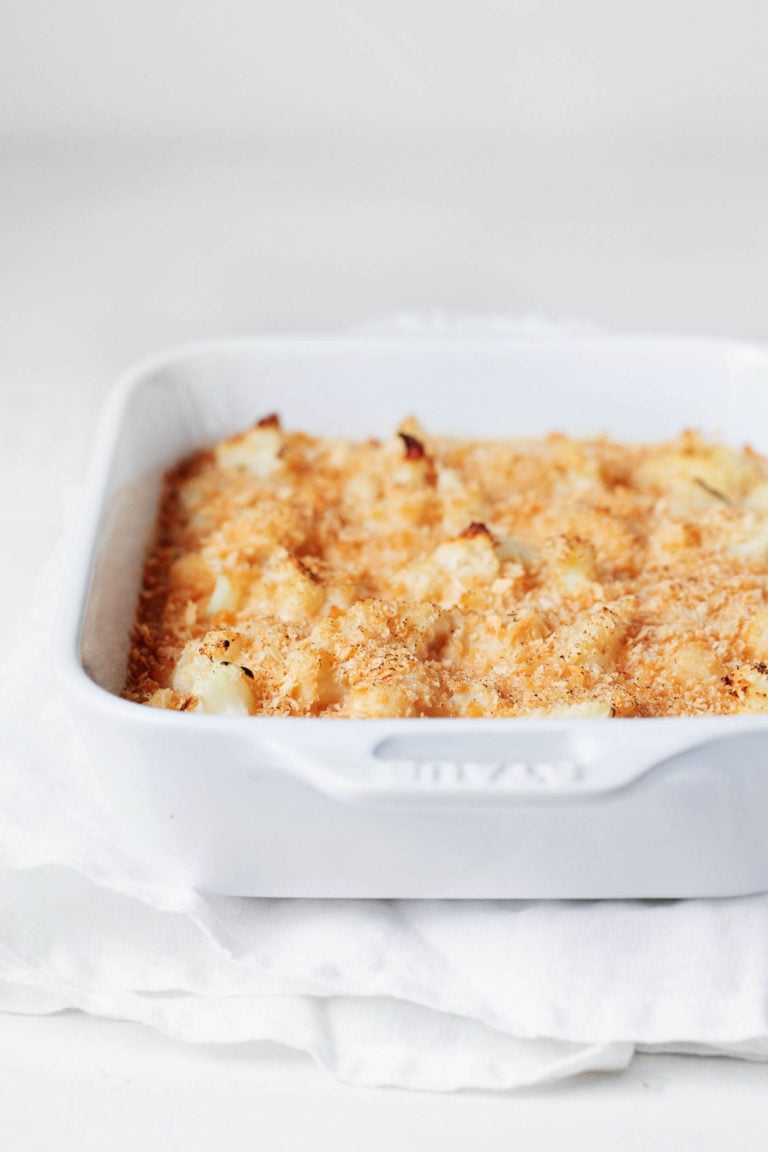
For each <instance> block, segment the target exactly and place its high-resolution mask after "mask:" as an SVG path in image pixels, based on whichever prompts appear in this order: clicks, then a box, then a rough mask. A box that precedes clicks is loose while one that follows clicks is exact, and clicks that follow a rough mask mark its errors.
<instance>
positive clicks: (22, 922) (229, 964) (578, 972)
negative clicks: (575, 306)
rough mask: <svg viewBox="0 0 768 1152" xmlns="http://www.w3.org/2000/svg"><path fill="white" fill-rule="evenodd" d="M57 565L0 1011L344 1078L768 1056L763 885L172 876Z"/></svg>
mask: <svg viewBox="0 0 768 1152" xmlns="http://www.w3.org/2000/svg"><path fill="white" fill-rule="evenodd" d="M406 327H407V325H406ZM502 331H503V333H504V334H508V328H506V327H504V326H502ZM38 463H39V458H38ZM59 564H60V561H59V560H54V561H52V562H51V567H50V569H49V571H48V572H47V573H46V574H45V575H44V576H43V578H42V579H41V583H40V588H39V591H38V594H37V595H36V596H35V605H36V607H35V610H34V614H33V615H32V617H31V618H28V619H25V620H24V621H23V622H22V624H23V626H22V627H21V629H20V632H19V636H18V638H17V639H16V641H15V642H14V643H13V645H12V646H11V649H10V658H9V659H8V660H7V661H6V662H5V665H4V666H3V668H2V669H0V1009H4V1010H5V1011H9V1012H25V1013H50V1012H56V1011H58V1010H61V1009H64V1008H79V1009H81V1010H83V1011H85V1012H90V1013H93V1014H97V1015H103V1016H109V1017H114V1018H119V1019H126V1020H135V1021H141V1022H143V1023H145V1024H147V1025H149V1026H150V1027H153V1028H156V1029H158V1030H160V1031H162V1032H164V1033H166V1034H167V1035H169V1036H173V1037H176V1038H178V1039H181V1040H185V1041H190V1042H196V1043H202V1042H214V1041H215V1042H218V1043H227V1042H229V1043H236V1042H239V1041H253V1040H259V1039H265V1040H272V1041H278V1042H281V1043H283V1044H286V1045H290V1046H292V1047H294V1048H297V1049H301V1050H304V1051H306V1052H308V1053H310V1054H311V1055H312V1056H313V1057H314V1058H315V1060H316V1061H317V1062H318V1063H319V1064H320V1065H322V1066H323V1067H324V1068H326V1069H328V1070H329V1071H330V1072H331V1073H332V1074H333V1075H335V1076H337V1077H338V1078H339V1079H341V1080H345V1081H348V1082H352V1083H357V1084H366V1085H397V1086H400V1087H406V1088H419V1089H432V1090H451V1089H457V1088H472V1087H474V1088H483V1089H503V1088H509V1087H512V1086H517V1085H524V1084H532V1083H538V1082H544V1081H548V1080H554V1079H557V1078H559V1077H564V1076H567V1075H572V1074H574V1073H577V1072H580V1071H585V1070H589V1069H620V1068H622V1067H624V1066H626V1065H627V1064H628V1063H629V1061H630V1060H631V1059H632V1055H633V1053H634V1052H635V1051H637V1050H641V1049H642V1050H648V1049H654V1050H665V1051H681V1050H684V1051H693V1052H702V1053H727V1054H731V1055H734V1056H741V1057H745V1058H754V1059H759V1058H766V1057H768V896H757V897H750V898H745V899H739V900H719V901H686V902H613V903H599V902H594V903H590V902H579V903H544V902H502V901H493V902H480V901H478V902H469V903H452V902H449V901H439V902H438V901H416V902H409V901H370V902H366V901H359V900H356V901H306V900H301V901H291V900H245V899H234V898H232V899H229V898H223V897H204V896H200V895H198V894H196V893H194V892H192V891H186V890H183V889H178V888H174V887H170V886H168V885H166V884H164V883H163V882H162V881H161V880H160V879H159V878H158V877H156V876H154V875H152V874H151V872H149V871H148V870H147V868H146V867H145V866H143V865H142V864H141V863H140V862H139V861H138V860H136V859H135V858H134V857H133V855H132V854H131V852H130V851H129V849H128V848H127V847H126V846H125V845H124V844H123V843H122V842H121V839H120V837H119V835H118V833H117V831H116V829H115V828H114V826H113V822H112V818H111V815H110V811H109V809H108V807H107V805H106V802H105V801H104V800H103V799H102V796H101V793H100V791H99V788H98V786H97V784H96V782H95V780H94V778H93V776H92V772H91V767H90V765H89V762H88V759H87V756H86V755H85V753H84V751H83V749H82V747H81V744H80V742H79V739H78V737H77V734H76V732H75V730H74V728H73V725H72V722H71V720H70V718H69V716H68V714H67V710H66V707H65V705H64V704H63V702H62V700H61V699H60V697H59V695H58V692H57V688H56V683H55V671H54V670H52V669H51V667H50V642H49V641H50V636H51V632H52V629H53V627H54V619H55V612H56V604H55V601H56V590H57V586H58V573H59Z"/></svg>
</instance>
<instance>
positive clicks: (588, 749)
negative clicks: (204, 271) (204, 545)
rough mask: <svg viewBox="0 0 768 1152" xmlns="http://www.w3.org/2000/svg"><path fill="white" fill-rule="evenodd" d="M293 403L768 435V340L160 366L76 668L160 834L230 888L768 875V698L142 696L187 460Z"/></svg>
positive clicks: (351, 352)
mask: <svg viewBox="0 0 768 1152" xmlns="http://www.w3.org/2000/svg"><path fill="white" fill-rule="evenodd" d="M272 410H278V411H280V413H281V414H282V416H283V418H284V420H285V422H286V423H287V425H288V426H289V427H290V426H293V427H297V428H302V429H306V430H308V431H312V432H317V433H334V434H337V435H351V436H368V435H382V434H386V433H389V432H390V431H391V430H392V429H393V428H394V427H395V426H396V425H397V424H398V423H399V422H400V420H401V419H402V418H403V417H404V416H406V415H408V414H411V413H412V414H415V415H416V416H417V417H418V418H419V419H420V420H421V421H422V422H423V423H424V424H425V425H426V426H427V427H428V428H429V429H431V430H434V431H436V432H440V433H449V434H450V433H453V434H461V435H464V436H473V435H476V436H483V435H489V434H493V435H506V434H509V435H520V434H533V435H536V434H542V433H545V432H547V431H549V430H551V429H553V428H559V429H562V430H563V431H566V432H568V433H570V434H573V435H587V434H593V433H598V432H602V431H605V432H608V433H610V434H611V435H613V436H615V437H618V438H624V439H644V438H651V439H652V438H660V437H665V436H671V435H674V434H676V433H678V432H679V431H680V430H681V429H682V428H684V427H690V426H695V427H697V428H699V429H701V430H702V431H704V432H705V433H708V434H713V435H721V436H723V437H725V438H726V439H727V440H730V441H734V442H737V443H740V442H742V441H744V440H748V441H750V442H751V443H752V444H753V445H754V446H755V447H756V448H758V449H761V450H762V451H768V353H766V352H765V351H763V350H761V349H759V348H753V347H745V346H740V345H733V344H728V343H724V342H712V341H688V340H668V339H663V340H661V339H653V340H648V339H639V338H621V339H619V338H598V339H595V338H590V339H587V340H583V339H579V340H573V339H565V340H562V341H552V340H541V339H540V340H536V339H532V340H525V341H516V342H509V341H505V340H493V341H478V340H465V339H453V340H447V341H440V342H435V341H423V340H412V339H411V340H406V341H375V342H374V341H370V340H355V339H327V338H312V339H296V338H291V339H261V340H252V341H237V342H228V343H222V344H213V345H201V346H198V347H192V348H188V349H182V350H180V351H176V352H172V353H169V354H168V355H166V356H163V357H161V358H158V359H156V360H154V361H152V362H151V363H148V364H145V365H142V366H141V367H139V368H138V369H136V370H135V371H134V372H132V373H131V375H130V376H129V377H128V378H127V379H126V380H124V381H123V383H122V384H121V385H120V387H119V388H118V389H117V391H116V393H115V395H114V397H113V399H112V401H111V403H110V405H109V408H108V411H107V413H106V416H105V419H104V422H103V426H102V429H101V433H100V438H99V443H98V450H97V454H96V459H95V462H94V466H93V470H92V472H91V477H90V488H89V491H88V495H87V500H86V508H85V527H84V532H83V538H82V542H81V548H80V550H79V552H78V554H77V555H76V556H75V557H74V571H73V586H72V591H71V595H70V596H68V597H67V611H66V615H65V621H64V632H63V638H64V647H65V651H64V664H65V667H64V680H65V683H66V686H67V688H68V690H69V693H70V698H71V702H72V707H73V709H74V711H75V713H76V715H77V718H78V720H79V724H80V727H81V730H82V734H83V736H84V738H85V741H86V743H87V745H88V746H89V748H90V750H91V752H92V756H93V763H94V767H95V769H96V771H97V772H98V774H99V776H100V778H101V780H102V781H103V785H104V787H105V789H106V791H107V793H108V794H109V795H110V796H111V798H112V801H113V804H114V809H115V813H116V815H117V817H118V818H119V819H120V820H121V821H122V823H123V824H124V827H125V830H126V832H127V833H128V835H129V836H130V837H131V839H132V842H133V844H134V845H135V848H136V851H137V853H139V854H141V856H142V857H143V858H145V859H146V860H147V861H148V862H149V863H150V864H152V865H153V866H154V867H155V868H156V869H157V871H158V873H159V874H161V875H162V876H164V877H166V878H167V879H169V880H171V881H176V882H179V883H182V884H187V885H193V886H195V887H197V888H200V889H203V890H207V891H213V892H224V893H232V894H244V895H260V896H380V897H382V896H383V897H436V896H438V897H609V896H623V897H630V896H645V897H665V896H672V897H675V896H695V895H709V896H713V895H726V894H735V893H743V892H752V891H756V890H760V889H764V888H768V835H767V834H766V825H767V824H768V718H762V717H759V716H756V717H749V716H745V717H711V718H687V719H664V720H647V719H636V720H626V719H624V720H620V719H615V720H570V721H563V720H546V719H536V720H533V719H531V720H447V721H446V720H435V719H429V720H367V721H352V720H310V719H282V718H280V719H275V718H253V719H242V718H234V719H232V718H224V717H216V716H204V715H194V714H189V713H183V714H182V713H175V712H166V711H161V710H156V709H152V708H147V707H143V706H141V705H137V704H132V703H128V702H127V701H124V700H121V699H120V698H119V697H118V696H117V695H116V693H117V692H118V691H119V689H120V687H121V684H122V680H123V674H124V669H125V661H126V654H127V644H128V636H129V630H130V626H131V622H132V619H133V615H134V608H135V601H136V596H137V592H138V587H139V582H140V576H141V567H142V561H143V556H144V550H145V547H146V545H147V542H148V539H149V537H150V534H151V532H152V528H153V524H154V518H155V511H156V504H157V497H158V493H159V486H160V482H161V478H162V473H163V471H164V469H165V468H166V467H168V466H169V465H170V464H171V463H173V462H174V461H176V460H177V459H178V458H179V457H180V456H182V455H183V454H185V453H187V452H189V451H190V450H191V449H194V448H197V447H199V446H201V445H204V444H206V443H210V442H211V441H214V440H216V439H218V438H220V437H222V436H224V435H225V434H228V433H230V432H233V431H235V430H238V429H240V428H242V427H244V426H246V425H247V424H249V423H250V422H252V421H253V420H254V419H256V418H257V417H259V416H261V415H263V414H264V413H266V412H269V411H272Z"/></svg>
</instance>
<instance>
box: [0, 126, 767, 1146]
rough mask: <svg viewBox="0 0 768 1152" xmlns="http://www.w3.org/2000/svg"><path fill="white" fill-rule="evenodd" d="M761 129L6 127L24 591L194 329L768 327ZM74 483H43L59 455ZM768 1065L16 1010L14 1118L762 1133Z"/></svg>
mask: <svg viewBox="0 0 768 1152" xmlns="http://www.w3.org/2000/svg"><path fill="white" fill-rule="evenodd" d="M766 203H768V153H767V152H766V150H765V149H762V150H761V149H760V148H757V147H753V146H751V145H750V144H749V142H744V143H743V144H741V145H738V146H737V145H734V144H731V145H729V146H728V147H722V148H721V147H715V146H713V145H712V144H709V145H705V144H700V145H697V146H693V145H691V144H690V143H685V144H683V143H680V142H678V143H677V144H675V143H674V142H668V143H665V144H659V143H656V144H654V143H653V142H652V141H646V142H644V143H642V144H637V143H636V144H635V145H634V147H633V148H631V149H630V148H629V147H628V146H627V145H621V146H612V147H609V146H608V145H607V144H606V145H603V146H601V147H597V146H594V145H592V146H590V147H589V148H587V147H586V146H584V145H578V146H577V145H576V144H573V143H572V144H570V145H569V146H568V147H565V146H563V145H561V146H556V145H550V146H548V147H543V146H538V147H536V146H533V145H532V144H530V143H525V142H522V141H519V142H514V141H509V140H506V141H505V140H498V141H496V142H495V143H494V144H492V145H491V144H486V145H484V146H482V147H481V146H480V145H477V144H476V145H462V146H458V145H453V146H451V147H448V146H447V145H443V146H439V145H437V144H435V145H433V146H430V147H425V148H413V149H412V150H411V151H410V152H408V153H404V152H403V151H399V152H396V151H393V152H391V153H389V154H387V153H385V152H381V151H379V152H373V151H372V150H370V149H366V148H364V147H360V146H354V145H352V144H346V145H345V144H342V143H340V142H339V143H337V144H336V145H334V146H332V147H331V146H327V147H325V148H323V149H320V148H319V147H317V146H309V145H306V144H301V143H298V142H297V143H296V144H295V145H294V146H292V147H288V146H285V145H284V146H282V147H281V148H277V147H276V146H274V145H270V144H262V145H260V146H257V145H253V146H252V147H250V148H248V149H245V148H243V147H240V148H238V149H235V148H232V147H230V148H226V147H223V146H222V147H220V148H217V149H215V150H211V149H209V150H207V151H205V152H203V151H190V150H183V149H181V148H179V147H178V146H176V147H174V146H171V145H169V146H164V145H162V144H160V143H158V144H156V145H153V146H151V147H150V146H142V147H140V148H139V147H136V148H133V149H123V150H122V151H121V152H119V153H118V152H117V151H115V150H111V149H110V148H108V147H103V148H98V147H96V146H90V147H88V148H85V147H79V148H75V147H71V148H68V147H65V146H64V145H63V144H61V143H59V144H57V145H56V146H55V147H54V146H49V147H48V148H43V147H42V146H38V147H35V148H32V147H27V148H21V147H18V148H16V149H5V150H4V151H3V152H0V332H1V333H2V339H0V517H1V519H2V525H3V527H4V529H5V530H6V531H10V532H11V533H12V534H13V536H12V538H13V540H14V542H15V543H17V544H18V547H16V548H14V549H13V550H11V552H10V555H8V554H6V555H4V557H3V563H2V566H0V596H1V597H2V603H3V604H5V605H13V606H14V615H15V614H16V613H17V612H18V613H19V614H21V612H22V611H23V605H24V603H25V597H26V596H27V595H28V589H29V586H30V581H31V578H32V577H33V576H34V572H35V570H36V568H37V567H38V565H39V564H40V562H41V561H42V559H43V558H44V556H45V554H46V552H47V550H48V548H49V546H50V539H51V536H52V534H54V533H55V531H56V527H57V524H59V523H60V522H61V519H62V517H63V515H64V513H65V510H66V506H67V502H68V499H69V496H68V493H69V491H70V489H69V486H68V483H67V482H68V481H69V480H71V479H77V477H78V476H79V475H80V473H81V471H82V467H83V461H84V455H85V454H86V453H87V447H88V443H89V440H90V436H91V432H92V429H93V425H94V422H95V419H96V414H97V411H98V407H99V405H100V403H101V399H102V397H103V395H104V393H105V391H106V389H107V387H108V385H109V383H110V381H111V380H112V378H113V376H114V374H115V373H116V372H117V371H119V370H120V369H122V368H123V367H125V366H126V365H127V364H129V363H130V362H131V361H132V360H133V359H135V358H136V357H138V356H141V355H144V354H146V353H148V352H151V351H153V350H155V349H159V348H161V347H162V346H164V345H167V344H171V343H175V342H178V341H182V340H188V339H196V338H200V337H211V336H220V335H232V334H242V333H250V332H256V331H265V330H291V329H303V330H323V329H327V328H338V327H343V326H345V325H348V324H354V323H359V322H363V321H364V320H366V319H368V318H369V317H371V316H375V315H381V314H384V313H388V312H392V311H395V310H397V311H403V310H413V309H440V310H445V311H447V312H448V313H461V312H475V313H489V312H497V313H501V312H510V311H512V312H535V313H539V314H543V315H547V316H551V317H556V316H560V315H569V316H577V317H582V318H585V319H587V320H591V321H594V322H597V323H599V324H604V325H608V326H614V327H618V328H624V329H632V330H653V331H687V332H697V333H710V334H727V335H731V336H739V337H745V338H749V339H768V224H767V223H766V213H765V205H766ZM41 453H43V454H44V455H45V458H46V459H47V460H48V462H49V463H50V464H51V466H52V467H53V468H54V469H55V474H56V476H57V477H58V478H59V479H60V481H61V483H60V484H58V483H57V484H56V485H55V490H54V491H51V489H50V488H48V489H47V490H46V491H45V492H43V491H41V489H40V485H39V484H36V467H35V465H36V461H37V460H38V459H39V456H40V454H41ZM766 1088H768V1066H764V1065H757V1064H754V1065H750V1064H745V1063H737V1062H735V1061H727V1060H720V1059H717V1060H714V1059H709V1060H702V1059H696V1058H693V1057H669V1056H667V1057H653V1056H643V1057H640V1058H638V1059H637V1060H636V1062H635V1064H634V1065H633V1066H632V1068H631V1069H630V1071H629V1072H627V1073H626V1074H624V1075H622V1076H589V1077H583V1078H581V1079H580V1080H578V1081H574V1082H570V1083H565V1084H562V1085H558V1086H556V1087H554V1088H549V1089H542V1090H536V1091H525V1092H517V1093H508V1094H502V1095H490V1094H485V1095H484V1094H478V1093H474V1094H473V1093H462V1094H458V1095H456V1096H452V1097H445V1096H435V1095H419V1094H409V1093H403V1092H399V1091H380V1092H373V1091H369V1090H362V1089H357V1088H347V1087H343V1086H340V1085H337V1084H335V1083H333V1082H332V1081H331V1080H330V1079H329V1078H328V1077H327V1076H325V1075H324V1074H322V1073H321V1072H319V1071H317V1070H316V1069H315V1068H314V1067H313V1066H312V1065H311V1064H310V1062H309V1061H308V1060H307V1059H305V1058H304V1057H302V1056H299V1055H296V1054H291V1053H287V1052H284V1051H281V1050H279V1049H276V1048H267V1047H266V1046H260V1047H259V1046H255V1045H254V1046H251V1045H244V1046H238V1047H234V1048H231V1049H226V1048H217V1047H208V1048H192V1047H185V1046H183V1045H181V1044H177V1043H173V1042H171V1041H169V1040H166V1039H164V1038H163V1037H160V1036H155V1035H153V1034H151V1033H149V1032H147V1031H144V1030H142V1029H141V1028H139V1027H137V1026H135V1025H131V1024H124V1023H119V1022H114V1021H105V1020H95V1019H87V1018H83V1017H81V1016H78V1015H76V1014H64V1015H62V1016H57V1017H50V1018H34V1017H12V1016H3V1017H0V1140H1V1141H2V1146H3V1147H7V1148H8V1149H12V1150H13V1152H25V1150H26V1149H37V1148H47V1147H52V1148H53V1147H55V1148H57V1149H58V1150H60V1152H68V1150H70V1149H71V1150H73V1152H74V1150H75V1149H76V1150H77V1152H88V1150H89V1149H91V1148H93V1149H103V1148H109V1149H110V1150H111V1152H121V1150H122V1149H152V1148H164V1149H175V1148H179V1149H181V1148H184V1149H185V1152H195V1150H196V1149H207V1148H210V1147H217V1148H221V1149H227V1150H228V1149H240V1148H259V1149H265V1150H266V1149H270V1150H279V1149H300V1148H301V1149H304V1148H307V1147H312V1148H313V1149H317V1150H321V1149H324V1148H329V1149H330V1148H331V1147H333V1148H334V1149H358V1148H361V1147H363V1146H365V1147H366V1148H367V1149H370V1150H371V1152H377V1150H384V1149H394V1148H397V1149H403V1150H405V1149H411V1148H413V1149H417V1148H418V1149H421V1148H426V1147H431V1146H434V1147H440V1148H442V1149H445V1150H446V1152H448V1150H450V1149H459V1148H466V1147H468V1146H472V1147H473V1148H475V1149H478V1150H483V1152H485V1150H488V1152H496V1150H499V1152H501V1150H502V1149H504V1150H505V1152H506V1150H507V1149H509V1148H513V1147H515V1148H516V1147H520V1148H523V1147H524V1148H526V1149H527V1148H530V1149H537V1148H551V1147H563V1146H565V1142H566V1141H567V1146H568V1147H569V1148H572V1149H574V1150H578V1149H581V1148H585V1149H586V1148H589V1149H591V1150H599V1149H603V1148H605V1149H615V1148H642V1149H669V1148H674V1149H675V1150H676V1152H682V1150H684V1149H688V1148H691V1149H693V1148H696V1149H700V1150H704V1152H706V1150H707V1149H721V1148H722V1147H724V1146H725V1145H726V1143H727V1144H728V1145H729V1146H731V1147H738V1148H744V1149H752V1148H754V1149H757V1148H763V1147H764V1146H765V1144H766V1140H768V1108H766V1107H765V1104H764V1100H765V1092H766Z"/></svg>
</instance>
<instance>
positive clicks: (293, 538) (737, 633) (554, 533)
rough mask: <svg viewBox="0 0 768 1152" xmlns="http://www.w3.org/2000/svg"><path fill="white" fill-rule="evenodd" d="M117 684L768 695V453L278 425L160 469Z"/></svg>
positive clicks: (405, 698)
mask: <svg viewBox="0 0 768 1152" xmlns="http://www.w3.org/2000/svg"><path fill="white" fill-rule="evenodd" d="M124 694H125V696H127V698H128V699H130V700H136V701H141V702H143V703H148V704H152V705H155V706H157V707H162V708H171V709H176V710H180V711H198V712H211V713H224V714H229V715H243V716H254V715H261V716H337V717H339V716H344V717H382V716H475V717H477V716H537V715H550V716H679V715H701V714H703V713H734V712H758V711H766V710H768V461H766V460H765V459H764V458H763V457H761V456H758V455H757V454H756V453H755V452H754V451H752V450H751V449H750V448H745V449H744V450H743V451H735V450H732V449H730V448H726V447H723V446H721V445H718V444H712V443H708V442H706V441H704V440H703V439H701V438H700V437H699V436H698V435H697V434H696V433H694V432H685V433H684V434H683V435H681V436H680V437H679V438H678V439H676V440H674V441H671V442H668V443H663V444H656V445H627V444H618V443H615V442H613V441H611V440H608V439H596V440H589V441H580V440H574V439H570V438H569V437H567V436H564V435H560V434H553V435H551V436H548V437H546V438H544V439H541V440H458V439H447V438H442V437H430V436H428V435H427V434H426V433H425V432H424V431H423V430H422V429H421V428H420V427H419V426H418V425H417V424H416V423H415V421H413V420H409V421H407V422H406V423H405V424H404V425H403V426H402V427H401V428H400V430H399V431H398V433H397V434H396V435H394V436H393V437H391V438H390V439H387V440H384V441H381V442H380V441H378V440H366V441H364V442H362V443H352V442H350V441H347V440H340V439H332V438H326V437H317V436H308V435H305V434H304V433H302V432H286V431H284V430H283V429H282V427H281V424H280V421H279V419H278V418H277V417H276V416H268V417H266V418H265V419H263V420H260V421H259V423H258V424H257V425H256V426H255V427H253V428H250V429H249V430H248V431H246V432H243V433H242V434H240V435H238V436H233V437H231V438H230V439H228V440H224V441H223V442H222V443H220V444H218V445H217V446H216V447H215V448H214V449H213V450H211V451H206V452H200V453H198V454H197V455H195V456H193V457H191V458H190V459H188V460H186V461H184V462H183V463H182V464H180V465H179V466H178V467H177V468H175V469H174V470H173V471H171V472H170V473H169V474H168V476H167V477H166V481H165V488H164V493H163V498H162V504H161V509H160V515H159V521H158V528H157V535H156V540H155V543H154V545H153V547H152V549H151V552H150V555H149V557H148V559H147V562H146V567H145V571H144V584H143V590H142V592H141V596H140V601H139V605H138V611H137V617H136V624H135V628H134V633H133V641H132V647H131V653H130V659H129V667H128V676H127V682H126V686H125V692H124Z"/></svg>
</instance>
